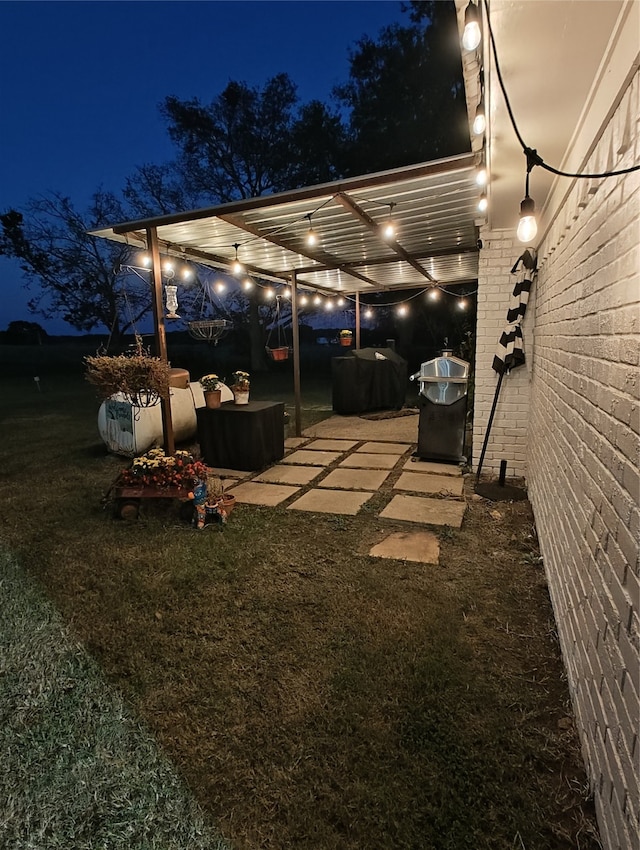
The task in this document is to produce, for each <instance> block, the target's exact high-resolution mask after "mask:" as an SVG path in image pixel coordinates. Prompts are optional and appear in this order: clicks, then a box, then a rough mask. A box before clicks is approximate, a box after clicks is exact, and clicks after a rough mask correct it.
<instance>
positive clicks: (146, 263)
mask: <svg viewBox="0 0 640 850" xmlns="http://www.w3.org/2000/svg"><path fill="white" fill-rule="evenodd" d="M142 265H143V266H145V267H146V268H149V267H150V266H151V257H150V256H149V255H148V254H143V255H142Z"/></svg>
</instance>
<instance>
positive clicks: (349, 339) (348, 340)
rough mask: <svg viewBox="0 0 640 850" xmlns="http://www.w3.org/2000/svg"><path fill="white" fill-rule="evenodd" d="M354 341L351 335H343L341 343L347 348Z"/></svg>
mask: <svg viewBox="0 0 640 850" xmlns="http://www.w3.org/2000/svg"><path fill="white" fill-rule="evenodd" d="M352 342H353V337H350V336H341V337H340V345H343V346H344V347H345V348H349V346H350V345H351V343H352Z"/></svg>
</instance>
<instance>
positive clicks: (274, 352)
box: [267, 346, 289, 361]
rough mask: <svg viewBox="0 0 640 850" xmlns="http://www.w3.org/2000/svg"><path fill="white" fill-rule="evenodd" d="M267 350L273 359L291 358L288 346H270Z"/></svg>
mask: <svg viewBox="0 0 640 850" xmlns="http://www.w3.org/2000/svg"><path fill="white" fill-rule="evenodd" d="M267 352H268V354H269V357H270V358H271V359H272V360H276V361H277V360H288V359H289V349H288V348H287V346H281V347H280V348H268V349H267Z"/></svg>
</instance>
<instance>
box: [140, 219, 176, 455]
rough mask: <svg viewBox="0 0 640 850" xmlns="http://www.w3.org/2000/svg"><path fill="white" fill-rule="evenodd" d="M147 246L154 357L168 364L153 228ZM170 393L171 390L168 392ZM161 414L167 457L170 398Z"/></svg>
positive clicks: (163, 403) (170, 445)
mask: <svg viewBox="0 0 640 850" xmlns="http://www.w3.org/2000/svg"><path fill="white" fill-rule="evenodd" d="M147 246H148V249H149V251H150V253H151V279H152V282H153V298H152V307H153V328H154V333H155V340H156V355H157V356H158V357H159V358H160V360H163V361H164V362H165V363H168V362H169V359H168V357H167V336H166V333H165V327H164V305H163V303H162V268H161V266H160V246H159V245H158V231H157V230H156V228H155V227H149V228H147ZM169 393H171V390H169ZM160 410H161V412H162V434H163V437H164V450H165V452H166V453H167V454H168V455H173V454H175V451H176V444H175V440H174V437H173V422H172V420H171V397H170V396H169V398H163V399H161V400H160Z"/></svg>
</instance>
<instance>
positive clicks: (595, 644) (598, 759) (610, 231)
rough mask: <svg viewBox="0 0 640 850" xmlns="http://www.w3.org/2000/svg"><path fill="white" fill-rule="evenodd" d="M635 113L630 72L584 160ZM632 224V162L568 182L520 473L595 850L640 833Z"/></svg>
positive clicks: (635, 222)
mask: <svg viewBox="0 0 640 850" xmlns="http://www.w3.org/2000/svg"><path fill="white" fill-rule="evenodd" d="M638 116H640V83H639V79H638V74H637V73H636V75H635V77H634V78H632V80H631V82H630V84H629V85H628V86H627V87H626V89H625V91H624V94H623V97H622V100H621V101H620V103H619V104H618V106H617V108H616V110H615V112H614V114H613V116H612V117H611V119H610V120H609V121H608V122H607V124H606V126H605V127H604V129H603V131H602V133H601V135H600V136H599V138H598V139H596V145H595V147H594V149H593V152H592V153H591V154H590V156H589V161H588V162H587V163H586V166H585V168H584V169H583V170H584V171H590V172H601V171H605V170H612V169H620V168H625V167H628V166H630V165H633V164H634V163H637V162H638V161H640V143H639V142H638ZM568 182H569V181H568ZM532 194H533V193H532ZM639 222H640V174H639V173H634V174H630V175H626V176H624V177H615V178H613V177H612V178H607V179H604V180H593V181H585V180H578V181H575V183H574V184H573V186H571V183H570V182H569V186H568V191H567V194H566V195H565V198H564V203H563V204H562V205H561V206H560V208H559V209H558V211H557V215H556V216H555V220H554V221H553V223H552V225H551V227H550V229H549V232H548V233H547V235H546V236H545V238H544V241H543V243H542V245H541V246H540V251H539V259H540V270H539V274H538V278H537V282H536V286H535V294H534V296H533V299H534V301H535V328H534V331H533V332H534V352H533V354H534V356H533V364H532V373H531V384H530V392H531V397H530V417H529V426H528V427H529V432H528V439H527V446H528V454H527V482H528V487H529V496H530V499H531V502H532V505H533V508H534V512H535V517H536V523H537V528H538V535H539V538H540V544H541V550H542V554H543V556H544V561H545V567H546V570H547V576H548V580H549V588H550V593H551V598H552V602H553V606H554V612H555V617H556V623H557V627H558V633H559V636H560V642H561V646H562V650H563V655H564V659H565V664H566V669H567V675H568V680H569V687H570V691H571V695H572V699H573V704H574V710H575V714H576V719H577V723H578V727H579V730H580V734H581V739H582V744H583V750H584V755H585V760H586V762H587V766H588V769H589V775H590V781H591V785H592V790H593V792H594V794H595V800H596V806H597V810H598V817H599V823H600V829H601V835H602V840H603V843H604V846H605V848H607V850H616V849H617V848H624V850H631V848H632V847H633V848H636V849H637V847H638V846H639V844H640V838H639V830H638V821H639V815H640V812H639V805H640V804H639V790H638V781H639V770H638V764H639V761H640V743H639V741H638V732H639V717H638V714H639V705H640V702H639V694H640V681H639V673H640V656H639V642H640V618H639V608H640V604H639V594H640V583H639V561H638V539H639V535H640V516H639V511H638V502H639V493H640V480H639V474H638V460H639V432H640V405H639V401H638V399H639V370H638V365H639V351H640V337H639V330H640V306H639V301H640V280H639V269H640V224H639ZM528 318H529V315H528V316H527V319H528ZM524 380H525V378H524V377H523V378H520V377H519V378H518V381H519V382H520V384H519V385H518V388H519V389H520V388H521V385H523V382H524ZM522 389H524V386H522Z"/></svg>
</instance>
